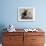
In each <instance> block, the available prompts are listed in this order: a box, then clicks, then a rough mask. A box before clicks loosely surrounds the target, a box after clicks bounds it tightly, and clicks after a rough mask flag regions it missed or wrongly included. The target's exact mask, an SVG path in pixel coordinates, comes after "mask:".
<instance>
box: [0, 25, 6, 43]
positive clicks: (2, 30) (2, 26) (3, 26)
mask: <svg viewBox="0 0 46 46" xmlns="http://www.w3.org/2000/svg"><path fill="white" fill-rule="evenodd" d="M4 29H5V30H4ZM5 31H6V26H5V25H4V24H0V43H2V36H3V34H2V32H5Z"/></svg>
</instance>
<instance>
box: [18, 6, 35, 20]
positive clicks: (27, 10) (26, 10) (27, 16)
mask: <svg viewBox="0 0 46 46" xmlns="http://www.w3.org/2000/svg"><path fill="white" fill-rule="evenodd" d="M34 20H35V8H31V7H20V8H18V21H34Z"/></svg>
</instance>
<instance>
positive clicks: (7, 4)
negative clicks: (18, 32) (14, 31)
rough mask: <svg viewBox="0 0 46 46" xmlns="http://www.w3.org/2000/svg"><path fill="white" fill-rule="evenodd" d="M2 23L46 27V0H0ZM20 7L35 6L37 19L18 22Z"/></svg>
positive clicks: (17, 26)
mask: <svg viewBox="0 0 46 46" xmlns="http://www.w3.org/2000/svg"><path fill="white" fill-rule="evenodd" d="M0 4H1V15H0V24H4V25H5V26H7V25H9V24H13V25H14V26H15V27H16V28H29V27H30V28H31V27H39V25H40V26H41V27H44V28H46V21H45V20H46V5H45V4H46V0H0ZM18 7H34V8H35V13H36V14H35V15H36V20H35V21H34V22H18V21H17V8H18Z"/></svg>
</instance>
